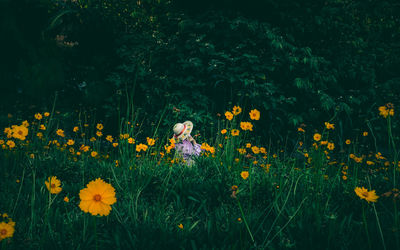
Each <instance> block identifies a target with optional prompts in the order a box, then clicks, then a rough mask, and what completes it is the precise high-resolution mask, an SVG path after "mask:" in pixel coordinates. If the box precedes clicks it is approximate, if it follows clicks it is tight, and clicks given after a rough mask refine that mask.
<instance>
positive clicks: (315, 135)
mask: <svg viewBox="0 0 400 250" xmlns="http://www.w3.org/2000/svg"><path fill="white" fill-rule="evenodd" d="M320 140H321V135H320V134H318V133H316V134H314V141H320Z"/></svg>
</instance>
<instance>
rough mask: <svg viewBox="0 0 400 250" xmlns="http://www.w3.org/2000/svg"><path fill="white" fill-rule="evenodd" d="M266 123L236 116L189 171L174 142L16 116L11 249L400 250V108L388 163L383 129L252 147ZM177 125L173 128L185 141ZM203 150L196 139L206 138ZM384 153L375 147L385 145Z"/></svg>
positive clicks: (7, 228)
mask: <svg viewBox="0 0 400 250" xmlns="http://www.w3.org/2000/svg"><path fill="white" fill-rule="evenodd" d="M262 115H263V114H260V112H259V111H258V110H257V109H256V108H254V109H252V110H242V108H241V107H240V106H234V107H233V108H232V110H230V111H226V112H225V115H224V117H221V121H220V123H219V124H221V125H220V128H218V130H217V131H215V133H214V134H215V136H214V137H213V138H207V139H206V141H201V142H199V143H202V149H203V150H204V151H203V153H202V155H201V156H200V157H198V158H197V159H196V162H195V164H193V165H189V166H188V165H187V164H186V162H185V161H184V160H183V159H182V158H181V157H180V156H179V155H178V154H177V153H176V152H175V150H174V147H175V141H174V139H172V133H171V130H169V131H160V130H159V129H158V126H154V127H153V128H152V130H153V131H148V130H146V132H147V133H149V134H147V135H146V134H144V133H143V130H142V129H141V127H140V125H139V123H138V122H137V121H128V120H124V119H122V120H121V122H120V131H114V133H112V132H110V133H108V132H107V133H106V132H105V131H107V130H106V124H103V123H101V122H89V120H87V119H86V118H83V117H81V116H80V115H77V117H76V120H75V121H76V122H74V125H73V126H71V127H66V126H63V124H68V123H65V122H64V120H63V114H62V113H60V112H56V111H52V112H47V111H45V112H40V113H36V114H32V117H30V118H25V119H22V118H20V117H14V116H13V115H11V114H10V115H9V116H8V122H9V123H8V125H6V127H5V128H4V130H3V131H4V133H2V135H1V136H0V147H1V149H0V164H1V167H2V171H1V174H0V213H1V216H0V217H1V220H0V221H1V222H0V246H1V248H2V249H48V248H58V249H109V248H115V249H161V248H163V249H400V238H399V236H400V231H399V229H400V228H399V226H400V225H399V224H400V221H399V219H400V218H399V208H400V204H399V198H400V190H399V181H400V179H399V170H400V164H399V162H398V151H397V149H396V143H397V142H396V140H395V139H394V138H395V137H394V136H393V135H392V119H393V118H394V107H393V105H392V104H390V103H389V104H386V105H384V106H381V107H380V108H379V110H377V113H376V117H377V120H380V121H382V120H383V121H385V122H386V124H387V134H385V135H379V136H380V137H387V138H386V141H387V145H386V147H385V152H384V153H383V152H382V151H379V147H378V146H377V144H376V137H377V136H378V135H377V134H375V133H374V129H373V126H371V127H370V129H369V130H368V131H367V130H366V131H363V132H362V133H361V134H353V135H352V136H351V137H349V138H341V137H340V136H339V135H338V134H337V133H335V132H336V130H335V124H336V122H337V121H335V119H332V120H330V121H326V122H321V126H320V128H319V129H318V130H312V131H308V130H307V127H306V126H305V125H304V126H303V125H302V126H300V127H298V129H297V130H298V131H297V134H298V138H297V144H296V146H295V147H294V148H285V147H282V148H279V147H277V146H276V145H274V143H273V142H270V141H266V140H265V139H262V138H258V137H255V136H252V133H253V130H256V129H263V125H262V124H258V123H257V122H258V120H259V119H260V116H262ZM172 125H173V124H171V128H172ZM193 136H196V135H193ZM374 142H375V143H374Z"/></svg>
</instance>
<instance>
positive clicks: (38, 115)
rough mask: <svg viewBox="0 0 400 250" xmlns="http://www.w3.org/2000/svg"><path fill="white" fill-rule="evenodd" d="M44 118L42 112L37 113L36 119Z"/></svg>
mask: <svg viewBox="0 0 400 250" xmlns="http://www.w3.org/2000/svg"><path fill="white" fill-rule="evenodd" d="M42 118H43V116H42V114H40V113H36V114H35V119H36V120H39V121H40V120H42Z"/></svg>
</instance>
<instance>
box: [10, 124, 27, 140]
mask: <svg viewBox="0 0 400 250" xmlns="http://www.w3.org/2000/svg"><path fill="white" fill-rule="evenodd" d="M27 135H28V128H27V127H25V126H14V127H13V129H12V137H14V138H15V139H19V140H21V141H24V140H25V139H26V136H27Z"/></svg>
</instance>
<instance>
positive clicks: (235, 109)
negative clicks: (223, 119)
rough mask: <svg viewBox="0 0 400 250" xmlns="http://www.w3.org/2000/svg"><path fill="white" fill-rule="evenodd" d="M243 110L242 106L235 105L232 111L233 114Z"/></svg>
mask: <svg viewBox="0 0 400 250" xmlns="http://www.w3.org/2000/svg"><path fill="white" fill-rule="evenodd" d="M241 112H242V108H241V107H239V106H233V109H232V113H233V115H238V114H240V113H241Z"/></svg>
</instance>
